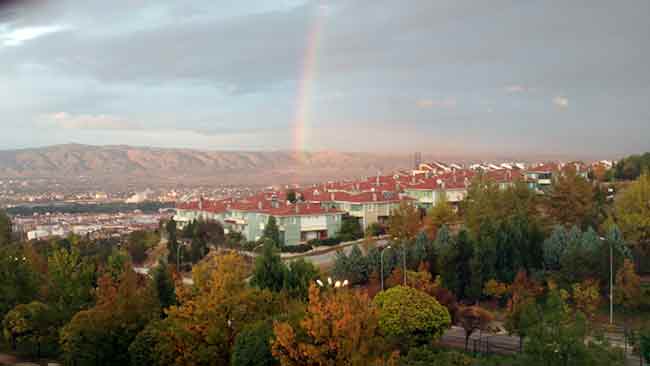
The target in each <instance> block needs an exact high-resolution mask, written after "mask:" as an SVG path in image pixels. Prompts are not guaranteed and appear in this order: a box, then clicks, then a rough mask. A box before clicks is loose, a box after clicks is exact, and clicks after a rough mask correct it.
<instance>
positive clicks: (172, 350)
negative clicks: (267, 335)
mask: <svg viewBox="0 0 650 366" xmlns="http://www.w3.org/2000/svg"><path fill="white" fill-rule="evenodd" d="M249 276H250V266H249V265H248V264H247V263H246V260H245V258H243V257H242V256H240V255H238V254H236V253H234V252H231V253H226V254H222V255H216V256H212V257H210V259H209V260H208V261H203V262H202V263H201V264H200V265H199V266H196V267H195V268H194V269H193V278H194V286H193V288H192V289H191V290H190V291H185V290H183V291H180V295H178V297H179V304H180V305H178V306H172V307H171V308H170V309H168V310H167V318H166V319H165V320H164V321H163V322H164V324H165V327H164V328H163V330H162V333H161V336H160V338H159V341H158V345H157V347H156V349H157V352H158V354H159V357H160V361H159V362H160V364H163V365H169V364H174V365H185V366H189V365H197V366H203V365H228V364H230V362H231V360H230V356H231V350H232V347H233V345H234V342H235V338H236V337H237V335H238V334H239V332H240V331H241V330H242V329H244V328H245V327H246V326H247V325H249V324H252V323H255V322H257V321H260V320H266V319H269V318H271V317H273V316H275V315H276V314H277V313H278V312H279V311H280V309H279V301H278V298H277V297H276V296H274V295H273V294H272V293H271V292H269V291H268V290H260V289H257V288H251V287H249V286H248V285H247V283H246V279H247V278H248V277H249Z"/></svg>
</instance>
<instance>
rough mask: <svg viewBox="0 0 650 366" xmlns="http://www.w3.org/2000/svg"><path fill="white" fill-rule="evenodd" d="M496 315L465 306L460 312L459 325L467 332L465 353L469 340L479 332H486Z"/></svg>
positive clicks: (480, 308)
mask: <svg viewBox="0 0 650 366" xmlns="http://www.w3.org/2000/svg"><path fill="white" fill-rule="evenodd" d="M493 320H494V315H492V313H490V312H489V311H487V310H485V309H483V308H482V307H480V306H463V307H461V308H460V310H459V311H458V323H459V324H460V326H461V327H462V328H463V329H464V330H465V351H467V347H468V345H469V339H470V337H471V336H472V334H474V332H476V331H477V330H486V329H487V327H488V325H489V324H490V323H491V322H492V321H493Z"/></svg>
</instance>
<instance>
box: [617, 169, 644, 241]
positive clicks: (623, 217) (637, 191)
mask: <svg viewBox="0 0 650 366" xmlns="http://www.w3.org/2000/svg"><path fill="white" fill-rule="evenodd" d="M648 202H650V173H643V174H642V175H641V176H640V177H639V179H637V180H636V181H635V182H634V183H632V184H631V185H630V186H629V187H628V188H626V189H625V190H624V191H623V192H621V193H620V194H619V195H618V196H617V197H616V202H615V213H616V220H617V222H618V225H619V226H620V228H621V231H622V232H623V236H624V237H625V239H626V240H628V241H630V242H632V243H634V244H635V245H636V246H637V247H638V248H639V249H641V250H643V251H645V252H646V253H647V252H648V251H650V205H649V204H648Z"/></svg>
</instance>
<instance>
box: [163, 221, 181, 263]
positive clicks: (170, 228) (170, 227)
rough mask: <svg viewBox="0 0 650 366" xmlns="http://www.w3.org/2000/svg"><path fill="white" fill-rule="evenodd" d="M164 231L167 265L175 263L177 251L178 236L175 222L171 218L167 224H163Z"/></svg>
mask: <svg viewBox="0 0 650 366" xmlns="http://www.w3.org/2000/svg"><path fill="white" fill-rule="evenodd" d="M165 231H167V250H168V251H169V253H168V254H167V261H168V263H176V262H177V258H176V252H177V251H178V234H177V228H176V221H174V218H173V217H172V218H171V219H170V220H169V221H167V224H165Z"/></svg>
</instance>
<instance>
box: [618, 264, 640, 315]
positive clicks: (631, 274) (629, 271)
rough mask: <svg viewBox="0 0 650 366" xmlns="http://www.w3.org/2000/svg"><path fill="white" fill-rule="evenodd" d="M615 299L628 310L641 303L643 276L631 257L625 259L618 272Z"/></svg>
mask: <svg viewBox="0 0 650 366" xmlns="http://www.w3.org/2000/svg"><path fill="white" fill-rule="evenodd" d="M614 301H615V302H616V304H618V305H622V306H623V307H624V308H625V309H627V310H632V309H636V308H637V307H638V306H639V304H640V301H641V278H640V277H639V275H638V274H637V273H636V271H635V269H634V263H632V261H631V260H629V259H625V262H624V263H623V266H622V267H621V268H620V269H619V270H618V272H616V289H615V293H614Z"/></svg>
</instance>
